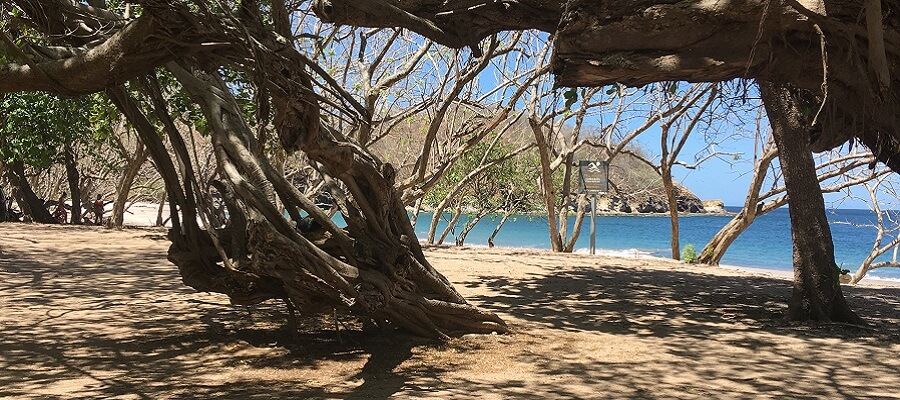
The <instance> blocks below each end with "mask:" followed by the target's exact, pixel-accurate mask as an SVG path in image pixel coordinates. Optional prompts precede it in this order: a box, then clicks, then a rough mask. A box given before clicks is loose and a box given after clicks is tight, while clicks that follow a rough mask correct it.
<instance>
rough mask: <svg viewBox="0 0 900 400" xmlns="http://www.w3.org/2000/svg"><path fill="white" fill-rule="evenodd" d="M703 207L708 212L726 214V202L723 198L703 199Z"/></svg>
mask: <svg viewBox="0 0 900 400" xmlns="http://www.w3.org/2000/svg"><path fill="white" fill-rule="evenodd" d="M703 209H704V210H705V211H706V212H708V213H713V214H724V213H726V212H727V211H725V203H724V202H723V201H722V200H703Z"/></svg>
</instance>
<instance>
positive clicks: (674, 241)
mask: <svg viewBox="0 0 900 400" xmlns="http://www.w3.org/2000/svg"><path fill="white" fill-rule="evenodd" d="M660 175H662V181H663V188H665V190H666V201H667V202H668V203H669V222H670V225H671V235H670V236H669V244H670V245H671V246H672V259H673V260H680V259H681V242H680V240H679V238H678V234H679V232H678V197H677V196H676V194H675V183H674V182H672V170H671V169H669V168H667V167H666V166H665V165H664V166H663V168H662V173H661V174H660Z"/></svg>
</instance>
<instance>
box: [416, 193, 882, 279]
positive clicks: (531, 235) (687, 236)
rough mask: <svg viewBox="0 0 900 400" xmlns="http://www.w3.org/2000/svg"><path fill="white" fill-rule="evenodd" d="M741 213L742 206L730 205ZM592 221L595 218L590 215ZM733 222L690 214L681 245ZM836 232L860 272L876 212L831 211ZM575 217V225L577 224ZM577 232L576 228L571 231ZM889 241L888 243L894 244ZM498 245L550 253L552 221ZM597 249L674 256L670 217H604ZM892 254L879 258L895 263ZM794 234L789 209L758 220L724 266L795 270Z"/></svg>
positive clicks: (486, 231) (422, 222) (491, 221)
mask: <svg viewBox="0 0 900 400" xmlns="http://www.w3.org/2000/svg"><path fill="white" fill-rule="evenodd" d="M727 209H728V210H729V211H732V212H737V211H739V208H735V207H727ZM432 215H433V214H430V213H424V212H423V213H421V214H420V215H419V218H418V221H417V223H416V234H417V235H418V237H419V239H420V240H423V239H424V238H426V237H427V236H428V225H429V224H430V223H431V216H432ZM451 217H452V215H450V214H446V215H443V216H442V218H441V224H440V225H439V230H438V232H437V237H439V236H440V233H441V231H442V230H443V229H444V227H446V226H447V223H448V222H449V221H450V219H451ZM500 218H501V216H500V215H495V216H491V217H485V218H484V219H482V220H481V221H480V222H479V223H478V225H476V226H475V228H474V229H473V230H472V232H470V233H469V234H468V235H467V236H466V243H465V244H466V245H474V246H479V245H481V246H486V245H487V239H488V237H489V236H490V234H491V232H493V230H494V227H495V226H496V224H497V223H498V222H499V221H500ZM588 218H589V217H588ZM730 219H731V217H730V216H722V215H702V214H700V215H684V216H681V218H679V223H680V227H681V229H680V231H681V238H680V239H681V246H682V248H684V246H685V245H687V244H693V245H694V247H695V249H696V251H697V253H699V252H700V250H701V249H702V248H703V246H704V245H705V244H706V243H707V242H708V241H709V239H710V238H712V236H713V235H715V233H716V232H718V231H719V229H721V228H722V227H723V226H725V224H726V223H728V221H729V220H730ZM828 219H829V222H830V224H831V233H832V236H833V238H834V248H835V260H836V261H837V264H838V266H839V267H841V268H845V269H849V270H850V271H851V273H854V272H856V270H857V269H858V268H859V265H860V264H861V263H862V261H863V260H864V259H865V258H866V256H867V255H868V253H869V251H870V250H871V248H872V243H873V240H874V238H875V233H876V229H875V227H874V226H875V225H876V223H877V221H876V216H875V213H874V212H872V211H870V210H852V209H835V210H829V211H828ZM466 220H467V217H466V216H462V217H461V218H460V222H459V223H458V224H457V226H456V227H455V229H454V231H453V232H452V233H451V234H450V235H449V236H448V237H447V239H445V241H444V243H446V244H453V243H454V242H455V237H456V234H458V233H459V232H461V230H462V227H463V224H465V222H466ZM573 220H574V219H573V218H570V221H569V222H570V227H571V226H572V224H573ZM570 229H571V228H570ZM890 240H891V238H890V237H886V238H885V240H884V241H885V242H888V241H890ZM494 244H495V245H496V246H502V247H525V248H537V249H549V248H550V242H549V238H548V228H547V218H546V217H540V216H529V215H518V216H513V217H510V219H509V220H508V221H507V222H506V224H505V225H504V226H503V229H502V230H501V231H500V233H499V234H498V235H497V237H496V238H495V239H494ZM589 246H590V221H589V219H586V220H585V222H584V225H583V226H582V232H581V236H580V237H579V239H578V242H577V244H576V252H579V253H584V252H587V249H588V248H589ZM597 249H598V251H601V252H603V253H610V252H612V253H614V254H615V253H622V254H637V255H640V254H645V255H652V256H659V257H668V256H669V255H670V252H671V250H670V248H669V218H668V217H667V216H661V215H653V216H645V215H641V216H630V215H629V216H618V215H615V216H613V215H610V216H598V217H597ZM891 256H892V252H891V251H888V252H887V253H886V254H885V255H883V256H882V257H880V258H879V259H878V260H880V261H887V260H890V258H891ZM791 258H792V249H791V230H790V220H789V215H788V210H787V208H786V207H784V208H781V209H777V210H774V211H772V212H769V213H768V214H766V215H763V216H760V217H758V218H756V220H755V221H754V222H753V224H752V225H751V226H750V228H748V229H747V230H746V231H744V233H743V234H742V235H741V236H740V237H739V238H738V239H737V240H736V241H735V242H734V243H733V244H732V245H731V247H730V248H729V249H728V252H727V253H726V254H725V256H724V257H723V258H722V264H725V265H734V266H744V267H751V268H763V269H774V270H783V271H790V270H791V269H792V261H791ZM867 278H880V279H889V280H900V269H898V268H882V269H876V270H874V271H870V272H869V274H868V275H867Z"/></svg>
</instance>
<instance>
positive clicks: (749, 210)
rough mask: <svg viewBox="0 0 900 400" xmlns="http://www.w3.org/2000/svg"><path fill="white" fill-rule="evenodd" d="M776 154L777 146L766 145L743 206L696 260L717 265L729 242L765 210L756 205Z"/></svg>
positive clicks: (732, 241)
mask: <svg viewBox="0 0 900 400" xmlns="http://www.w3.org/2000/svg"><path fill="white" fill-rule="evenodd" d="M777 155H778V150H777V148H773V147H767V150H766V151H765V152H764V153H763V155H762V157H760V159H759V161H757V163H756V167H755V169H754V172H753V179H752V180H751V182H750V188H749V189H747V197H746V198H745V200H744V207H743V208H742V209H741V211H740V212H739V213H738V214H737V215H735V216H734V218H732V219H731V221H728V224H726V225H725V226H724V227H722V229H720V230H719V231H718V232H716V234H715V235H714V236H713V237H712V239H710V240H709V243H707V244H706V246H704V247H703V250H701V251H700V255H699V257H698V258H697V262H699V263H700V264H708V265H719V262H720V261H722V257H724V256H725V252H726V251H727V250H728V247H730V246H731V244H732V243H734V241H735V240H737V238H738V236H740V235H741V233H743V232H744V231H745V230H746V229H747V227H749V226H750V224H752V223H753V221H754V220H755V219H756V217H758V216H759V215H762V213H763V211H765V210H758V208H760V207H759V205H758V202H759V191H760V189H761V188H762V184H763V182H764V181H765V177H766V172H767V171H768V170H769V166H770V165H771V164H772V160H774V159H775V157H776V156H777ZM764 207H765V206H764Z"/></svg>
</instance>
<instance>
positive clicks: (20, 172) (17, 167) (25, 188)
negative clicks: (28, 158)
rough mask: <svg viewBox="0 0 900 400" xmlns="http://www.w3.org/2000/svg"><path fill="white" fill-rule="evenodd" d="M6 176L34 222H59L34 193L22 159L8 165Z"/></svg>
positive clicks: (23, 209)
mask: <svg viewBox="0 0 900 400" xmlns="http://www.w3.org/2000/svg"><path fill="white" fill-rule="evenodd" d="M6 178H7V179H8V180H9V183H10V184H11V185H13V186H15V187H16V189H18V190H16V192H15V193H16V202H17V203H19V208H20V209H21V210H22V213H23V214H25V215H27V216H30V217H31V220H32V221H34V222H40V223H42V224H56V223H58V222H57V221H56V219H55V218H53V216H52V215H50V211H49V210H47V208H46V207H45V206H44V202H43V201H42V200H41V199H40V198H39V197H38V196H37V194H35V193H34V190H33V189H32V188H31V184H30V183H28V177H27V176H26V175H25V165H24V164H22V162H21V161H15V162H13V163H12V164H9V165H7V168H6Z"/></svg>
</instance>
